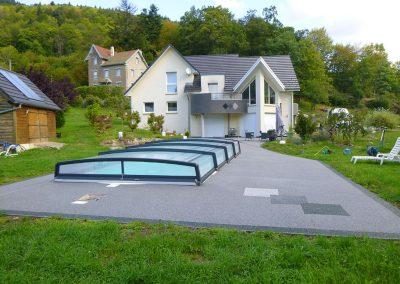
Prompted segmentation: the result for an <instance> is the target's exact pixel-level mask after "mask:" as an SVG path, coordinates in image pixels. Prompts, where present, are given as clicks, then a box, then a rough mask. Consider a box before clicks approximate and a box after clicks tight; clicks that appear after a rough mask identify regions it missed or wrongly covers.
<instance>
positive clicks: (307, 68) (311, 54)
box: [294, 39, 331, 105]
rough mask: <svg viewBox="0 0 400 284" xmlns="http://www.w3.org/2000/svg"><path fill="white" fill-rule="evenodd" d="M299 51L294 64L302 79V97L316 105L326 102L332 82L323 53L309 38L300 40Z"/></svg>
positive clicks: (300, 79)
mask: <svg viewBox="0 0 400 284" xmlns="http://www.w3.org/2000/svg"><path fill="white" fill-rule="evenodd" d="M298 52H299V56H298V58H296V60H295V62H294V64H295V68H296V73H297V76H298V78H299V81H300V87H301V91H300V97H302V98H306V99H308V100H309V101H311V102H312V103H313V104H314V105H315V104H317V103H326V102H327V101H328V96H329V91H330V90H331V84H330V78H329V77H328V75H327V73H326V70H325V64H324V61H323V59H322V55H321V53H319V51H318V49H317V47H316V46H315V45H314V43H313V42H312V41H311V40H309V39H304V40H300V42H299V51H298Z"/></svg>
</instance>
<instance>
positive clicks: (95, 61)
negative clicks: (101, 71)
mask: <svg viewBox="0 0 400 284" xmlns="http://www.w3.org/2000/svg"><path fill="white" fill-rule="evenodd" d="M93 65H97V57H93Z"/></svg>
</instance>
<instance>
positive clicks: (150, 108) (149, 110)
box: [144, 102, 154, 113]
mask: <svg viewBox="0 0 400 284" xmlns="http://www.w3.org/2000/svg"><path fill="white" fill-rule="evenodd" d="M144 112H145V113H153V112H154V103H153V102H151V103H150V102H149V103H144Z"/></svg>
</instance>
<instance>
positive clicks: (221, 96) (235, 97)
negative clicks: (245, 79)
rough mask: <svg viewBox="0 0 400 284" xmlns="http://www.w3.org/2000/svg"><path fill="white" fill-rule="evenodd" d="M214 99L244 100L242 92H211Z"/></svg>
mask: <svg viewBox="0 0 400 284" xmlns="http://www.w3.org/2000/svg"><path fill="white" fill-rule="evenodd" d="M211 100H212V101H230V100H235V101H237V100H242V94H232V93H213V94H211Z"/></svg>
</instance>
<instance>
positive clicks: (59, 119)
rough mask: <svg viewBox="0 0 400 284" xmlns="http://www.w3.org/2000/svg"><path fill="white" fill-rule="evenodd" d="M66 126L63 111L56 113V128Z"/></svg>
mask: <svg viewBox="0 0 400 284" xmlns="http://www.w3.org/2000/svg"><path fill="white" fill-rule="evenodd" d="M64 124H65V116H64V112H63V111H57V112H56V128H60V127H63V126H64Z"/></svg>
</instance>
